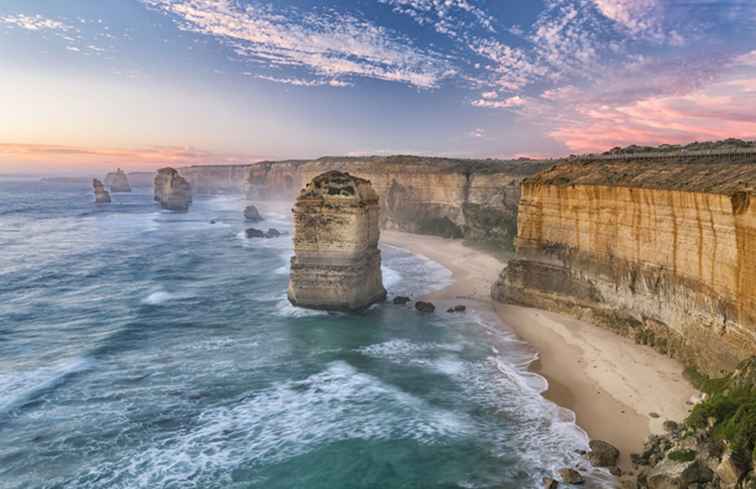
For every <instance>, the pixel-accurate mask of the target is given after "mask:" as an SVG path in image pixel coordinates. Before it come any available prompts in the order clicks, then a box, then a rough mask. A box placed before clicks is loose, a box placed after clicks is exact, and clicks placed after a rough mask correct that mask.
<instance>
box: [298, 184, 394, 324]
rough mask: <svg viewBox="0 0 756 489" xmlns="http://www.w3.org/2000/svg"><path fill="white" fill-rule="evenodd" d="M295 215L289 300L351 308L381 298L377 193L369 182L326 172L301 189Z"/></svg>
mask: <svg viewBox="0 0 756 489" xmlns="http://www.w3.org/2000/svg"><path fill="white" fill-rule="evenodd" d="M292 212H293V213H294V256H293V257H292V259H291V274H290V276H289V300H290V301H291V303H292V304H294V305H296V306H302V307H308V308H312V309H325V310H346V311H354V310H360V309H364V308H366V307H368V306H369V305H371V304H373V303H375V302H379V301H383V300H384V299H385V298H386V289H384V288H383V278H382V276H381V252H380V250H379V249H378V238H379V233H380V231H379V227H378V217H379V216H378V214H379V202H378V195H377V194H376V193H375V191H374V190H373V187H372V186H371V185H370V182H369V181H368V180H364V179H362V178H357V177H353V176H352V175H350V174H348V173H341V172H337V171H331V172H327V173H323V174H322V175H319V176H317V177H315V178H314V179H313V180H312V181H311V182H310V183H308V184H307V186H306V187H305V188H304V189H303V190H302V191H301V193H300V194H299V197H298V198H297V201H296V203H295V205H294V209H293V211H292Z"/></svg>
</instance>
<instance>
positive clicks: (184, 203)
mask: <svg viewBox="0 0 756 489" xmlns="http://www.w3.org/2000/svg"><path fill="white" fill-rule="evenodd" d="M155 201H156V202H159V203H160V206H161V207H162V208H163V209H168V210H172V211H186V210H188V209H189V204H190V203H191V202H192V186H191V185H190V184H189V182H188V181H187V180H186V179H185V178H184V177H182V176H181V175H179V172H177V171H176V170H174V169H173V168H168V167H166V168H161V169H159V170H158V172H157V175H156V176H155Z"/></svg>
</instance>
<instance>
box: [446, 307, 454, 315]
mask: <svg viewBox="0 0 756 489" xmlns="http://www.w3.org/2000/svg"><path fill="white" fill-rule="evenodd" d="M446 312H448V313H450V314H451V313H454V308H453V307H450V308H449V309H447V310H446Z"/></svg>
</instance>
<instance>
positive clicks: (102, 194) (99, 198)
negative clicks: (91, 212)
mask: <svg viewBox="0 0 756 489" xmlns="http://www.w3.org/2000/svg"><path fill="white" fill-rule="evenodd" d="M92 187H93V188H94V194H95V203H96V204H109V203H110V192H108V191H107V190H105V185H103V184H102V182H101V181H100V180H98V179H97V178H95V179H93V180H92Z"/></svg>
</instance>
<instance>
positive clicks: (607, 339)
mask: <svg viewBox="0 0 756 489" xmlns="http://www.w3.org/2000/svg"><path fill="white" fill-rule="evenodd" d="M381 241H382V242H383V243H385V244H388V245H391V246H396V247H399V248H404V249H406V250H408V251H410V252H412V253H414V254H419V255H423V256H426V257H428V258H430V259H432V260H434V261H436V262H438V263H440V264H442V265H443V266H445V267H446V268H448V269H449V270H450V271H451V272H452V275H453V280H454V281H453V283H452V284H451V285H450V286H449V287H447V288H445V289H443V290H440V291H436V292H433V293H431V294H429V295H428V296H426V297H423V298H422V299H427V300H438V301H455V300H457V301H459V303H460V304H465V305H466V306H468V307H472V308H475V307H478V308H481V309H484V310H487V311H491V312H495V313H496V315H497V317H498V319H499V322H500V326H501V327H502V328H505V329H507V330H509V331H511V332H514V333H515V334H516V335H517V336H518V337H519V338H521V339H522V340H524V341H525V342H526V343H528V344H529V345H530V346H531V347H532V348H533V349H534V350H535V351H537V353H538V358H537V359H536V360H535V361H534V362H533V363H531V364H530V366H529V370H530V371H531V372H534V373H537V374H539V375H541V376H543V377H544V378H545V379H546V380H547V382H548V385H549V387H548V389H547V390H546V391H545V392H544V393H543V395H544V397H545V398H546V399H548V400H550V401H552V402H554V403H555V404H557V405H559V406H561V407H563V408H567V409H569V410H571V411H572V412H574V413H575V417H576V423H577V425H578V426H579V427H580V428H582V429H583V430H585V431H586V432H587V433H588V436H589V437H590V438H591V439H596V440H605V441H607V442H609V443H611V444H612V445H614V446H616V447H617V448H618V449H619V450H620V461H619V466H620V468H621V469H622V470H623V472H628V471H630V470H632V464H631V462H630V454H631V453H638V452H640V451H641V450H642V447H643V443H644V442H645V441H646V439H647V438H648V435H649V434H651V433H657V434H658V433H662V431H663V430H662V423H663V422H664V421H666V420H668V419H670V420H674V421H681V420H682V419H684V418H685V417H686V416H687V413H688V409H689V407H690V406H689V405H688V404H687V402H688V401H689V399H690V398H691V397H692V396H693V395H694V394H695V393H696V391H695V389H694V388H693V387H692V386H691V385H690V384H689V383H688V381H687V380H685V379H684V378H683V375H682V372H683V367H682V365H680V364H679V363H678V362H677V361H675V360H673V359H671V358H669V357H666V356H663V355H661V354H659V353H657V352H656V351H654V350H653V349H651V348H648V347H644V346H640V345H636V344H635V343H634V342H632V341H631V340H629V339H627V338H623V337H621V336H619V335H616V334H614V333H612V332H610V331H607V330H605V329H602V328H600V327H597V326H593V325H591V324H589V323H587V322H584V321H580V320H577V319H574V318H571V317H569V316H565V315H561V314H557V313H553V312H548V311H544V310H539V309H533V308H526V307H520V306H514V305H509V304H501V303H497V302H495V301H493V299H491V297H490V288H491V285H493V283H494V282H495V281H496V279H497V278H498V275H499V272H500V271H501V269H502V267H503V266H504V262H502V261H501V260H500V259H498V258H496V257H494V256H493V255H490V254H488V253H486V252H484V251H482V250H479V249H475V248H471V247H468V246H465V245H464V244H463V243H462V241H461V240H450V239H445V238H440V237H436V236H424V235H417V234H409V233H403V232H398V231H385V230H384V231H381ZM660 393H663V396H660Z"/></svg>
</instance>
